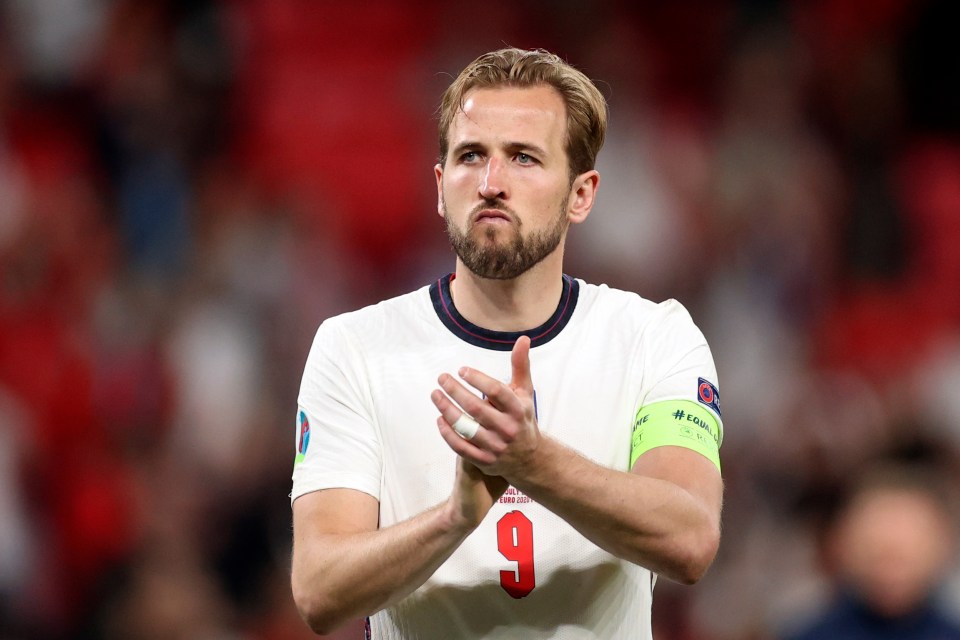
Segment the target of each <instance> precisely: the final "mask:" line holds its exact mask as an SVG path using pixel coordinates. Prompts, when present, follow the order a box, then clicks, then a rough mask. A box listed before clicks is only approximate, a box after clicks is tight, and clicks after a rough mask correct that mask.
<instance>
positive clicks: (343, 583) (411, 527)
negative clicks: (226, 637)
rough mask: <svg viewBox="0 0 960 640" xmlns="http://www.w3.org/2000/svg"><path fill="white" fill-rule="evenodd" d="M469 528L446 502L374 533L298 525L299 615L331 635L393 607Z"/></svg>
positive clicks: (295, 588) (295, 584) (296, 593)
mask: <svg viewBox="0 0 960 640" xmlns="http://www.w3.org/2000/svg"><path fill="white" fill-rule="evenodd" d="M471 530H472V528H471V527H469V526H465V525H464V524H462V523H460V524H457V523H456V520H455V518H453V517H451V514H450V509H449V507H448V505H447V504H446V503H445V504H442V505H440V506H437V507H434V508H433V509H430V510H428V511H425V512H424V513H421V514H420V515H418V516H415V517H414V518H411V519H409V520H406V521H404V522H401V523H398V524H396V525H393V526H390V527H386V528H384V529H379V530H375V531H363V532H356V533H320V532H317V531H316V530H315V529H313V530H311V529H310V528H309V527H300V528H299V531H298V529H297V527H296V526H295V532H296V535H295V536H294V552H293V575H292V585H293V591H294V599H295V600H296V602H297V606H298V608H299V610H300V613H301V615H302V616H303V617H304V619H305V620H306V621H307V623H308V624H309V625H310V627H311V628H312V629H313V630H314V631H316V632H317V633H329V632H330V631H332V630H333V629H335V628H337V627H339V626H341V625H342V624H344V623H346V622H347V621H349V620H351V619H355V618H358V617H363V616H366V615H370V614H372V613H374V612H376V611H379V610H381V609H383V608H385V607H387V606H390V605H391V604H393V603H395V602H397V601H398V600H400V599H401V598H403V597H405V596H406V595H408V594H410V593H411V592H413V591H414V590H415V589H416V588H417V587H419V586H420V585H422V584H423V583H424V582H425V581H426V580H427V579H428V578H429V577H430V576H431V575H432V574H433V573H434V571H436V569H437V568H438V567H439V566H440V565H441V564H442V563H443V562H444V561H445V560H446V559H447V558H448V557H450V555H451V554H452V553H453V552H454V550H456V549H457V547H458V546H459V545H460V544H461V543H462V542H463V540H464V539H465V538H466V537H467V536H468V535H469V533H470V531H471Z"/></svg>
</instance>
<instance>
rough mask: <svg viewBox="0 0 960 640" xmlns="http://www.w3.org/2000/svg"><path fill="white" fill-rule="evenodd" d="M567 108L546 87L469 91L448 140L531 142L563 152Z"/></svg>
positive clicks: (558, 95) (560, 99)
mask: <svg viewBox="0 0 960 640" xmlns="http://www.w3.org/2000/svg"><path fill="white" fill-rule="evenodd" d="M565 132H566V106H565V105H564V102H563V98H562V97H561V96H560V93H559V92H558V91H557V90H556V89H554V88H553V87H551V86H549V85H538V86H535V87H494V88H482V89H472V90H471V91H469V92H467V94H466V96H464V101H463V108H462V109H460V110H458V111H457V112H456V115H455V116H454V118H453V121H452V122H451V123H450V132H449V140H450V145H451V146H454V145H456V144H460V143H462V142H481V143H482V142H490V143H494V144H496V143H497V142H508V143H516V142H531V143H535V144H537V145H539V146H542V147H545V148H555V149H562V147H563V144H564V134H565Z"/></svg>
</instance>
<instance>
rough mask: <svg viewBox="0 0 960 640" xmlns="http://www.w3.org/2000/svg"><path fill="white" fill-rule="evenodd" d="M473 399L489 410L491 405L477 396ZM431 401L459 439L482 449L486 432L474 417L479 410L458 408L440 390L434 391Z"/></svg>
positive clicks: (465, 391) (467, 392)
mask: <svg viewBox="0 0 960 640" xmlns="http://www.w3.org/2000/svg"><path fill="white" fill-rule="evenodd" d="M442 377H443V376H441V378H442ZM447 377H449V376H447ZM463 392H464V393H466V394H468V395H470V396H473V394H472V393H470V392H469V391H467V390H466V389H464V390H463ZM473 398H474V399H475V400H477V402H478V403H479V404H481V405H484V406H486V407H487V408H488V409H489V405H487V404H486V403H484V402H482V401H481V400H480V399H479V398H477V397H476V396H473ZM430 399H431V400H432V401H433V404H434V406H435V407H436V408H437V410H438V411H439V412H440V417H441V418H442V419H443V421H444V423H445V425H446V426H448V427H449V428H450V429H452V430H453V431H454V432H455V433H457V434H458V437H460V438H465V439H467V440H473V441H474V444H476V445H478V446H481V447H482V446H483V445H484V443H485V442H486V439H485V438H484V435H483V434H484V431H483V429H482V428H481V424H480V422H479V421H478V420H476V419H475V418H474V417H473V415H475V413H477V412H479V411H478V409H476V408H474V409H472V410H471V409H469V407H463V406H458V404H457V403H455V402H454V401H453V400H452V399H451V398H450V397H449V396H447V394H445V393H444V392H443V391H441V390H440V389H434V391H433V393H432V394H430Z"/></svg>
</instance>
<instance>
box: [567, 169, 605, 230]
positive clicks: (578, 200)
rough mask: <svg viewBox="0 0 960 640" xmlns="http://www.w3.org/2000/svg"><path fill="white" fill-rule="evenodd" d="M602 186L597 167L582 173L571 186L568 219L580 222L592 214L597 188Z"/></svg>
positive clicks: (575, 222) (573, 222) (576, 222)
mask: <svg viewBox="0 0 960 640" xmlns="http://www.w3.org/2000/svg"><path fill="white" fill-rule="evenodd" d="M599 187H600V174H599V173H597V171H596V169H591V170H590V171H587V172H585V173H581V174H580V175H578V176H577V177H576V179H574V181H573V185H572V186H571V187H570V200H569V204H568V205H567V219H568V220H569V221H570V222H571V224H580V223H581V222H583V221H584V220H586V219H587V216H588V215H590V210H591V209H593V203H594V200H595V199H596V197H597V189H598V188H599Z"/></svg>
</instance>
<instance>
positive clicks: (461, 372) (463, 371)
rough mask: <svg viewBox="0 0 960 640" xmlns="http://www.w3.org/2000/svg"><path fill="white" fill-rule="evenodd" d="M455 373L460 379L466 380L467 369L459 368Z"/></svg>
mask: <svg viewBox="0 0 960 640" xmlns="http://www.w3.org/2000/svg"><path fill="white" fill-rule="evenodd" d="M457 373H459V374H460V377H461V378H466V377H467V368H466V367H460V370H459V371H457Z"/></svg>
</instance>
